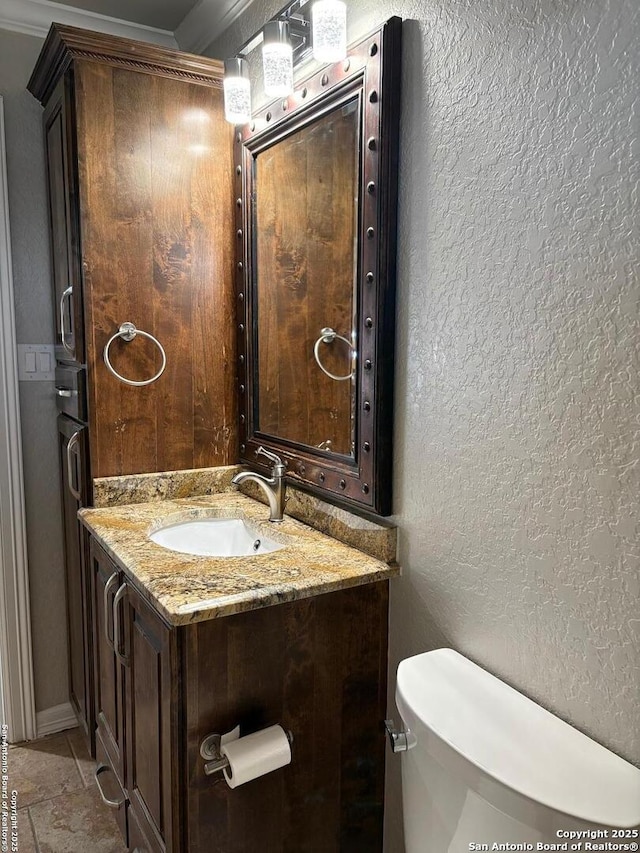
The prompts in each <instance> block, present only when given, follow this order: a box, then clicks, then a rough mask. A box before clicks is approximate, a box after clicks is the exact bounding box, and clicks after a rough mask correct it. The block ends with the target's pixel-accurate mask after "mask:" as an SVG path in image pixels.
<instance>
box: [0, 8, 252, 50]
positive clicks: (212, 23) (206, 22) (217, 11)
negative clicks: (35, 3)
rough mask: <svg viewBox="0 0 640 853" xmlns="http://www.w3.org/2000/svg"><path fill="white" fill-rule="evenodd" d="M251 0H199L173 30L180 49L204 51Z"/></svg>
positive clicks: (240, 13)
mask: <svg viewBox="0 0 640 853" xmlns="http://www.w3.org/2000/svg"><path fill="white" fill-rule="evenodd" d="M0 2H1V0H0ZM253 2H254V0H200V2H199V3H197V4H196V5H195V6H194V7H193V9H192V10H191V11H190V12H189V13H188V14H187V15H186V16H185V17H184V18H183V20H182V22H181V23H180V24H179V26H178V29H177V30H176V31H175V37H176V40H177V42H178V45H179V46H180V49H181V50H188V51H190V52H191V53H204V52H205V51H206V49H207V48H208V47H209V46H210V45H212V44H213V42H214V41H215V40H216V39H217V38H218V36H220V35H222V33H223V32H224V31H225V30H226V29H227V28H228V27H230V26H231V24H232V23H233V22H234V21H235V20H237V19H238V18H239V17H240V15H242V13H243V12H244V11H245V10H246V9H248V8H249V6H250V5H251V4H252V3H253Z"/></svg>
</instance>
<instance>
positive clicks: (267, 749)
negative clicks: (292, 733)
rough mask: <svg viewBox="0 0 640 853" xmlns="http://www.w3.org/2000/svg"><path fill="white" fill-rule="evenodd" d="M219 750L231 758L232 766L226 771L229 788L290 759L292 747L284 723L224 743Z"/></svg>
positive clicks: (275, 767)
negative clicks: (283, 726)
mask: <svg viewBox="0 0 640 853" xmlns="http://www.w3.org/2000/svg"><path fill="white" fill-rule="evenodd" d="M220 752H221V753H222V755H225V756H226V757H227V758H228V759H229V767H225V769H224V771H223V772H224V778H225V779H226V780H227V784H228V785H229V787H230V788H237V787H238V785H244V783H245V782H250V781H251V780H252V779H257V778H258V777H259V776H264V774H265V773H271V771H272V770H277V769H278V768H279V767H284V766H285V765H286V764H289V763H290V762H291V746H290V745H289V739H288V738H287V735H286V734H285V731H284V729H283V728H282V726H270V727H269V728H268V729H262V731H259V732H254V733H253V734H251V735H245V737H241V738H238V740H232V741H230V742H229V743H224V744H222V746H221V748H220Z"/></svg>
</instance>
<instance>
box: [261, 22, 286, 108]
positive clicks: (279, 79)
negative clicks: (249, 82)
mask: <svg viewBox="0 0 640 853" xmlns="http://www.w3.org/2000/svg"><path fill="white" fill-rule="evenodd" d="M262 74H263V76H264V84H263V85H264V93H265V95H269V96H271V97H273V98H282V97H286V96H287V95H290V94H291V93H292V92H293V45H292V44H291V39H290V38H289V24H288V23H287V22H286V21H269V23H268V24H265V27H264V29H263V31H262Z"/></svg>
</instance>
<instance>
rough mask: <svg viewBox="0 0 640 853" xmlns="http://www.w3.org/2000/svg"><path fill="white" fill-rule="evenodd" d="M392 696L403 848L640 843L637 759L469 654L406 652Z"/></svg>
mask: <svg viewBox="0 0 640 853" xmlns="http://www.w3.org/2000/svg"><path fill="white" fill-rule="evenodd" d="M396 703H397V705H398V709H399V711H400V714H401V716H402V719H403V722H404V727H405V729H408V730H409V731H410V735H409V738H408V740H409V744H410V748H409V750H408V751H407V752H403V753H401V756H402V758H401V760H402V797H403V812H404V814H403V817H404V829H405V843H406V853H469V851H476V850H567V851H571V850H579V851H586V850H619V851H635V850H637V849H638V846H637V844H638V841H640V838H639V835H640V833H639V831H638V827H639V826H640V770H638V769H637V768H636V767H634V766H633V765H632V764H629V763H628V762H627V761H624V760H623V759H622V758H620V757H619V756H617V755H615V754H614V753H612V752H610V751H609V750H608V749H605V748H604V747H603V746H601V745H600V744H598V743H596V742H595V741H593V740H591V739H590V738H588V737H587V736H586V735H584V734H582V733H581V732H579V731H577V730H576V729H574V728H573V727H572V726H570V725H568V724H567V723H565V722H563V721H562V720H560V719H558V717H555V716H554V715H553V714H551V713H549V712H548V711H546V710H544V708H541V707H540V706H539V705H537V704H536V703H535V702H532V701H531V700H530V699H528V698H527V697H526V696H523V695H522V694H521V693H518V691H517V690H514V689H513V688H512V687H509V685H507V684H505V683H504V682H503V681H500V680H499V679H498V678H495V676H493V675H490V674H489V673H488V672H486V671H485V670H483V669H482V668H481V667H479V666H477V665H476V664H474V663H472V662H471V661H470V660H468V659H467V658H465V657H463V656H462V655H460V654H458V653H457V652H455V651H453V650H451V649H438V650H436V651H432V652H427V653H425V654H421V655H416V656H415V657H412V658H408V659H407V660H404V661H402V662H401V664H400V666H399V667H398V681H397V688H396ZM607 843H609V844H614V845H616V846H613V847H611V846H606V844H607ZM587 844H590V845H597V844H605V846H603V847H597V846H586V845H587ZM634 844H635V846H633V845H634ZM496 845H497V846H496ZM501 845H502V846H501ZM572 845H573V846H572ZM578 845H579V846H578ZM621 845H628V846H626V847H625V846H621Z"/></svg>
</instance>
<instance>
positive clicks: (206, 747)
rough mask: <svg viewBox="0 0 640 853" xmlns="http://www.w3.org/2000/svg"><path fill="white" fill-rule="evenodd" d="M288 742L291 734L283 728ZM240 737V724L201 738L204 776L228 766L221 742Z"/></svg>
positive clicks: (290, 739)
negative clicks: (227, 731) (229, 729)
mask: <svg viewBox="0 0 640 853" xmlns="http://www.w3.org/2000/svg"><path fill="white" fill-rule="evenodd" d="M285 734H286V736H287V740H288V741H289V744H292V743H293V734H292V733H291V732H290V731H288V730H285ZM239 737H240V726H236V727H235V729H233V730H232V731H230V732H229V733H228V734H226V735H220V734H218V733H217V732H214V733H212V734H210V735H207V736H206V737H205V738H203V740H202V742H201V744H200V755H201V756H202V758H204V760H205V762H206V763H205V765H204V772H205V775H206V776H213V774H214V773H219V772H220V771H221V770H224V769H225V768H227V767H228V766H229V759H228V758H227V756H226V755H223V754H222V752H221V747H222V744H223V743H225V742H229V741H230V740H237V739H238V738H239Z"/></svg>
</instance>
